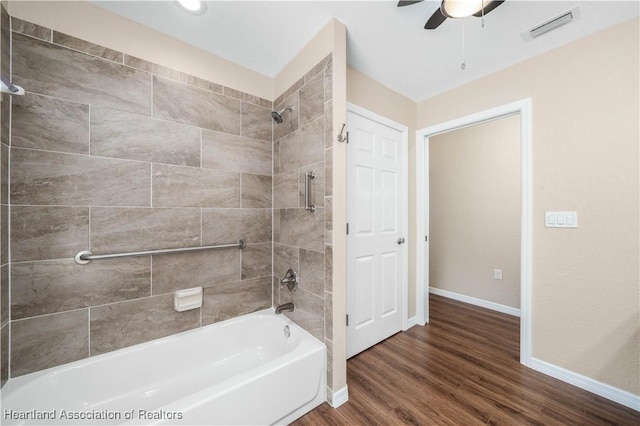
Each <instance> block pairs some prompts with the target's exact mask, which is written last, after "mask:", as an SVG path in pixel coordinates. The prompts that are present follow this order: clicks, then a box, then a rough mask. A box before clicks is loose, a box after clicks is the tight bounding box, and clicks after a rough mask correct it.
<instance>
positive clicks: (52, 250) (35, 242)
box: [11, 206, 89, 262]
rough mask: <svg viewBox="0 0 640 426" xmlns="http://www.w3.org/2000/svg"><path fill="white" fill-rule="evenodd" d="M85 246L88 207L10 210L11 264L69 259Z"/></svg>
mask: <svg viewBox="0 0 640 426" xmlns="http://www.w3.org/2000/svg"><path fill="white" fill-rule="evenodd" d="M88 247H89V208H88V207H57V206H55V207H54V206H13V207H12V208H11V260H12V261H13V262H21V261H26V260H42V259H59V258H64V257H73V256H75V254H76V253H77V252H79V251H81V250H86V249H87V248H88Z"/></svg>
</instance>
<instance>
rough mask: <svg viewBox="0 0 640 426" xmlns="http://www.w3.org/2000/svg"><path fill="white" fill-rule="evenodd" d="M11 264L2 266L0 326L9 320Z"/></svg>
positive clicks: (0, 276) (0, 272) (0, 275)
mask: <svg viewBox="0 0 640 426" xmlns="http://www.w3.org/2000/svg"><path fill="white" fill-rule="evenodd" d="M9 287H10V283H9V265H2V268H0V326H2V327H4V325H5V324H7V323H8V322H9Z"/></svg>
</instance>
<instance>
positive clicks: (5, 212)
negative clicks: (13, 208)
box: [0, 204, 9, 265]
mask: <svg viewBox="0 0 640 426" xmlns="http://www.w3.org/2000/svg"><path fill="white" fill-rule="evenodd" d="M7 263H9V206H7V205H4V204H3V205H2V206H0V265H5V264H7Z"/></svg>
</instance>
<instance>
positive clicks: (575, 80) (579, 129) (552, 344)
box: [418, 18, 640, 394]
mask: <svg viewBox="0 0 640 426" xmlns="http://www.w3.org/2000/svg"><path fill="white" fill-rule="evenodd" d="M638 23H639V20H638V19H637V18H634V19H632V20H630V21H627V22H625V23H622V24H619V25H617V26H614V27H612V28H609V29H607V30H604V31H602V32H599V33H597V34H594V35H591V36H588V37H586V38H584V39H582V40H579V41H577V42H574V43H571V44H568V45H565V46H563V47H561V48H559V49H556V50H554V51H551V52H548V53H546V54H543V55H540V56H538V57H536V58H534V59H531V60H528V61H526V62H523V63H520V64H518V65H516V66H513V67H511V68H508V69H506V70H503V71H500V72H497V73H495V74H492V75H490V76H487V77H485V78H482V79H479V80H477V81H475V82H472V83H469V84H467V85H465V86H462V87H460V88H457V89H454V90H451V91H449V92H446V93H444V94H442V95H440V96H437V97H434V98H432V99H429V100H426V101H424V102H421V103H420V104H419V105H418V127H419V128H424V127H427V126H430V125H433V124H437V123H442V122H445V121H448V120H451V119H455V118H458V117H463V116H466V115H469V114H472V113H476V112H479V111H483V110H487V109H489V108H493V107H496V106H499V105H504V104H507V103H510V102H513V101H516V100H520V99H524V98H528V97H530V98H531V99H532V104H533V112H532V114H533V218H534V223H533V294H532V297H533V301H532V328H533V336H532V338H533V357H534V358H537V359H540V360H542V361H546V362H548V363H551V364H554V365H556V366H559V367H562V368H566V369H568V370H571V371H573V372H576V373H579V374H582V375H584V376H587V377H589V378H592V379H594V380H597V381H600V382H604V383H606V384H609V385H612V386H615V387H617V388H620V389H623V390H626V391H628V392H631V393H634V394H640V367H639V362H640V361H639V358H640V357H639V354H638V348H639V347H640V342H639V339H640V329H639V328H640V326H639V324H640V304H639V303H638V301H639V300H640V286H639V281H640V277H639V271H640V263H639V262H640V251H639V250H640V249H639V231H640V230H639V223H638V217H639V215H640V211H639V191H640V185H639V180H638V176H639V173H640V170H639V152H638V151H639V150H638V148H639V147H638V145H639V144H638V141H639V140H640V134H639V126H638V117H639V114H640V111H639V107H638V105H639V92H640V87H639V79H638V75H639V69H638V68H639V67H638V62H639V41H638V33H639V28H638ZM553 210H575V211H577V212H578V223H579V228H578V229H553V228H545V227H544V212H545V211H553Z"/></svg>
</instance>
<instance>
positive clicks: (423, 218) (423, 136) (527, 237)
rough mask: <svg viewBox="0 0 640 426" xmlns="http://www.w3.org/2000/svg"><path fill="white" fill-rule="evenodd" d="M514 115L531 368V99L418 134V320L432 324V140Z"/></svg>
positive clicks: (523, 316) (524, 323) (523, 329)
mask: <svg viewBox="0 0 640 426" xmlns="http://www.w3.org/2000/svg"><path fill="white" fill-rule="evenodd" d="M511 114H519V115H520V183H521V197H522V198H521V215H522V216H521V219H520V224H521V229H520V238H521V240H520V363H522V364H523V365H525V366H531V286H532V278H531V273H532V228H533V222H532V221H533V219H532V214H533V213H532V191H533V190H532V154H531V151H532V132H531V99H523V100H521V101H517V102H513V103H510V104H507V105H503V106H500V107H496V108H493V109H489V110H486V111H482V112H479V113H477V114H472V115H469V116H466V117H462V118H459V119H455V120H451V121H447V122H445V123H442V124H438V125H435V126H431V127H428V128H426V129H422V130H418V131H417V132H416V159H415V160H416V218H417V223H416V238H417V239H418V244H416V297H417V300H418V304H417V306H416V317H417V323H418V324H425V323H427V322H428V321H429V304H428V300H429V243H428V241H424V242H423V243H420V241H421V240H420V239H421V238H424V236H426V235H428V234H429V137H430V136H435V135H437V134H440V133H445V132H448V131H451V130H456V129H460V128H463V127H468V126H472V125H475V124H479V123H482V122H485V121H490V120H494V119H497V118H500V117H504V116H507V115H511Z"/></svg>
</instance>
